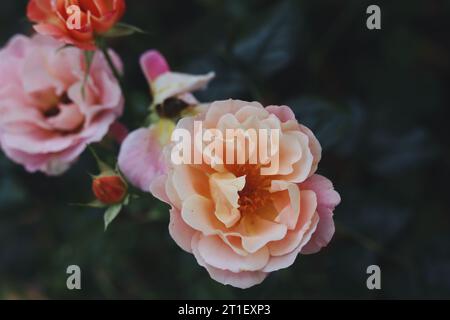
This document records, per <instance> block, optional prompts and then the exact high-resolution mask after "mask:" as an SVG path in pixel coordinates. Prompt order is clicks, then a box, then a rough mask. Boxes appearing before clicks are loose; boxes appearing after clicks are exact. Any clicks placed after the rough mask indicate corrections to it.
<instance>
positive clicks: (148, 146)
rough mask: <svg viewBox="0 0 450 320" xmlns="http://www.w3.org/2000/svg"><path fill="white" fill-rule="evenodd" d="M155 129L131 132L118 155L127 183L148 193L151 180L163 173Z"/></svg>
mask: <svg viewBox="0 0 450 320" xmlns="http://www.w3.org/2000/svg"><path fill="white" fill-rule="evenodd" d="M157 134H158V133H157V131H156V128H155V127H150V128H142V129H138V130H136V131H133V132H131V133H130V134H129V135H128V137H127V138H126V139H125V141H124V142H123V144H122V146H121V148H120V153H119V161H118V164H119V168H120V170H121V171H122V173H123V174H124V175H125V177H126V178H127V179H128V181H129V182H130V183H131V184H133V185H134V186H136V187H138V188H140V189H141V190H142V191H145V192H149V190H150V184H151V182H152V180H153V179H154V178H155V177H157V176H158V175H160V174H162V173H164V172H165V170H166V167H165V164H164V162H163V159H162V157H163V155H162V147H161V145H160V143H159V140H158V139H159V138H158V135H157Z"/></svg>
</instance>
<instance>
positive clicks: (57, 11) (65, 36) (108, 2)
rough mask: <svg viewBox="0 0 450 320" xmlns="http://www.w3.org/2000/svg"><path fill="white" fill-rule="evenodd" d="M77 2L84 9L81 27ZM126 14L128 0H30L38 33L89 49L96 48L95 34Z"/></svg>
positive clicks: (31, 11) (28, 14)
mask: <svg viewBox="0 0 450 320" xmlns="http://www.w3.org/2000/svg"><path fill="white" fill-rule="evenodd" d="M73 5H76V6H78V8H79V10H80V11H79V12H80V21H79V23H80V24H79V28H78V26H76V28H74V27H73V25H72V23H74V22H75V21H73V18H75V17H76V15H75V14H74V12H72V11H71V9H70V8H71V6H73ZM124 13H125V0H95V1H94V0H30V2H29V3H28V7H27V16H28V19H30V20H31V21H32V22H35V23H37V24H36V25H35V26H34V29H35V30H36V31H37V32H38V33H40V34H43V35H47V36H51V37H54V38H55V39H58V40H60V41H63V42H65V43H67V44H72V45H75V46H77V47H79V48H81V49H85V50H95V36H96V35H101V34H102V33H105V32H107V31H108V30H110V29H111V28H112V27H113V26H114V25H115V24H116V23H117V22H118V21H119V20H120V19H121V18H122V16H123V14H124Z"/></svg>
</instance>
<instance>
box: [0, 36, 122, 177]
mask: <svg viewBox="0 0 450 320" xmlns="http://www.w3.org/2000/svg"><path fill="white" fill-rule="evenodd" d="M61 46H62V45H61V43H60V42H58V41H56V40H53V39H52V38H49V37H45V36H40V35H36V36H34V37H32V38H28V37H25V36H22V35H18V36H15V37H14V38H13V39H11V40H10V41H9V43H8V44H7V45H6V47H5V48H3V49H2V50H1V51H0V115H1V116H0V145H1V148H2V149H3V151H4V152H5V153H6V155H7V156H8V157H9V158H11V159H12V160H13V161H15V162H17V163H19V164H22V165H23V166H25V168H26V170H28V171H29V172H36V171H42V172H44V173H46V174H48V175H58V174H61V173H63V172H64V171H65V170H67V169H68V168H69V166H70V165H71V164H72V163H73V162H74V161H75V160H76V159H77V158H78V156H79V155H80V154H81V153H82V152H83V151H84V150H85V148H86V146H87V145H88V144H90V143H93V142H98V141H100V140H102V138H103V137H104V136H105V134H106V133H107V132H108V129H109V127H110V125H111V124H112V123H113V122H114V121H115V120H116V119H117V118H118V117H119V116H120V115H121V114H122V110H123V104H124V101H123V97H122V93H121V90H120V86H119V84H118V83H117V81H116V80H115V78H114V77H113V75H112V73H111V71H110V69H109V67H108V64H107V63H106V61H105V60H104V59H103V56H102V55H101V54H100V53H99V52H96V54H95V56H94V60H93V62H92V65H91V68H90V74H89V77H88V79H87V81H86V84H85V87H84V90H83V89H82V88H83V83H84V79H85V72H86V63H85V58H84V54H83V51H82V50H80V49H77V48H64V49H61ZM114 60H115V63H116V64H117V65H118V66H119V67H120V68H121V65H120V64H121V63H120V60H119V58H118V57H117V56H114Z"/></svg>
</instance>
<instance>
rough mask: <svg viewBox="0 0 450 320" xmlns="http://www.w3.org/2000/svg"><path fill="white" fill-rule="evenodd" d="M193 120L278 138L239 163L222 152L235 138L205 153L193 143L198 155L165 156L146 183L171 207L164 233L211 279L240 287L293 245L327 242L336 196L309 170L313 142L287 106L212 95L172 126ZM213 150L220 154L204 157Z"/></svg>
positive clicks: (286, 260) (187, 125)
mask: <svg viewBox="0 0 450 320" xmlns="http://www.w3.org/2000/svg"><path fill="white" fill-rule="evenodd" d="M195 121H201V123H202V126H203V129H204V130H207V129H218V130H219V131H220V132H222V134H223V135H225V134H226V133H225V131H226V130H227V129H238V128H240V129H243V130H248V129H255V130H259V129H267V128H269V129H275V130H276V129H278V130H279V131H277V132H278V133H279V135H278V136H279V140H278V143H276V141H275V140H274V142H273V143H272V146H277V148H274V149H273V150H275V152H274V153H269V154H268V158H267V157H266V158H259V162H257V163H256V164H255V163H254V162H250V160H249V159H250V157H248V158H246V161H245V162H244V164H230V163H229V161H226V159H225V155H227V154H228V153H230V154H231V155H234V156H239V154H242V150H243V149H241V148H242V146H243V145H242V144H241V145H239V143H236V145H235V146H234V147H228V146H227V147H226V153H223V154H220V153H217V154H214V155H212V154H211V153H208V152H206V151H205V150H207V148H199V147H198V146H196V145H195V144H194V143H193V146H191V147H192V149H191V150H195V152H200V153H201V156H202V157H203V159H204V160H206V161H204V162H203V163H202V164H198V162H197V164H188V163H179V164H175V163H174V162H173V161H172V160H171V159H173V158H171V157H167V158H165V159H166V164H167V166H168V168H169V169H168V173H167V174H166V175H164V176H160V177H159V178H157V179H156V180H155V181H154V182H153V183H152V185H151V191H152V193H153V194H154V195H155V196H156V197H158V198H159V199H161V200H163V201H165V202H167V203H168V204H170V205H171V207H172V209H171V211H170V225H169V231H170V234H171V236H172V237H173V239H174V240H175V242H176V243H177V244H178V245H179V246H180V247H181V248H183V249H184V250H186V251H187V252H190V253H192V254H193V255H194V256H195V258H196V259H197V261H198V263H199V264H200V265H201V266H203V267H204V268H206V270H207V271H208V272H209V274H210V276H211V277H212V278H213V279H214V280H216V281H218V282H221V283H223V284H229V285H232V286H235V287H238V288H248V287H251V286H253V285H256V284H259V283H261V282H262V281H263V280H264V279H265V278H266V276H267V275H268V274H269V273H270V272H272V271H276V270H279V269H283V268H287V267H289V266H290V265H292V264H293V263H294V261H295V259H296V257H297V256H298V255H299V254H300V253H302V254H308V253H314V252H317V251H319V250H320V249H321V248H322V247H324V246H326V245H327V244H328V242H329V241H330V240H331V238H332V236H333V233H334V223H333V210H334V208H335V207H336V206H337V205H338V204H339V202H340V197H339V195H338V193H337V192H336V191H334V189H333V185H332V184H331V182H330V181H328V180H327V179H326V178H324V177H322V176H319V175H316V174H315V171H316V169H317V166H318V163H319V161H320V157H321V147H320V144H319V142H318V141H317V139H316V138H315V137H314V135H313V133H312V132H311V131H310V130H309V129H308V128H306V127H304V126H302V125H300V124H299V123H298V122H297V120H296V119H295V116H294V113H293V112H292V110H291V109H290V108H288V107H286V106H282V107H278V106H270V107H267V108H263V107H262V106H261V105H260V104H259V103H255V102H253V103H249V102H244V101H235V100H228V101H220V102H214V103H212V104H211V106H210V108H209V109H206V110H205V112H203V113H202V114H200V115H198V116H197V117H189V118H184V119H182V120H181V121H180V122H179V123H178V125H177V129H184V130H185V132H186V130H187V132H189V133H190V134H191V136H192V137H193V136H195V133H196V132H195V131H196V129H195ZM197 123H198V122H197ZM251 139H253V138H252V137H251V136H250V138H249V140H248V141H250V140H251ZM258 139H259V138H258ZM271 141H272V140H271ZM253 142H255V141H253ZM249 145H250V144H249ZM255 145H257V144H255ZM174 146H176V144H175V143H173V144H171V145H168V146H167V147H166V151H167V152H165V154H167V155H168V154H173V151H174ZM248 150H251V148H248ZM254 150H255V149H254ZM275 157H276V158H277V159H278V160H279V161H278V165H277V166H274V167H273V168H272V169H271V170H269V171H266V172H264V174H262V171H261V168H263V167H267V166H268V161H267V160H268V159H269V158H270V159H271V161H275ZM213 158H214V159H216V160H217V159H219V160H220V159H221V160H222V162H220V161H210V160H211V159H213ZM235 159H236V158H235ZM208 163H209V164H208Z"/></svg>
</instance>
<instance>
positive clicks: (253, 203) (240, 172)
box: [230, 164, 271, 214]
mask: <svg viewBox="0 0 450 320" xmlns="http://www.w3.org/2000/svg"><path fill="white" fill-rule="evenodd" d="M230 171H231V172H233V174H234V175H235V176H236V177H241V176H245V187H244V189H242V191H239V192H238V194H239V202H238V203H239V211H240V212H241V214H246V213H253V212H255V211H256V210H258V209H259V208H262V207H264V206H266V205H267V204H268V203H269V202H270V198H271V197H270V192H269V190H268V189H269V188H270V185H271V179H270V178H269V176H263V175H261V166H260V165H250V164H245V165H234V166H233V167H232V168H230Z"/></svg>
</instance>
